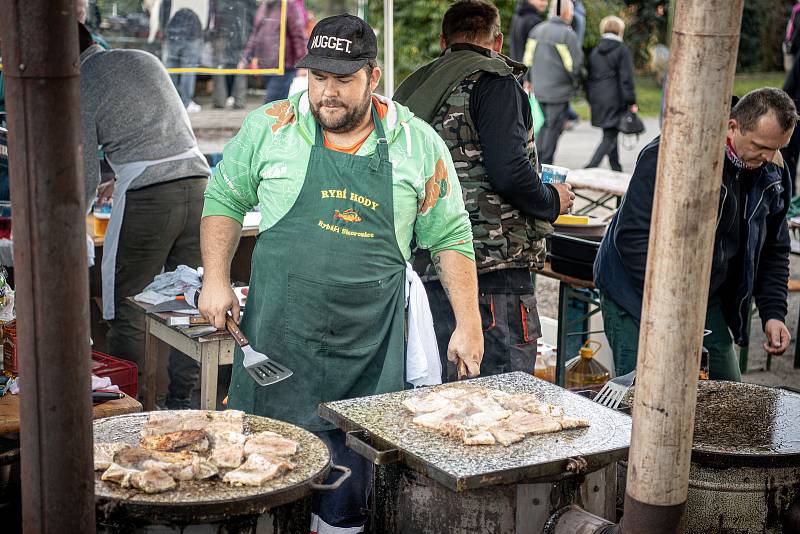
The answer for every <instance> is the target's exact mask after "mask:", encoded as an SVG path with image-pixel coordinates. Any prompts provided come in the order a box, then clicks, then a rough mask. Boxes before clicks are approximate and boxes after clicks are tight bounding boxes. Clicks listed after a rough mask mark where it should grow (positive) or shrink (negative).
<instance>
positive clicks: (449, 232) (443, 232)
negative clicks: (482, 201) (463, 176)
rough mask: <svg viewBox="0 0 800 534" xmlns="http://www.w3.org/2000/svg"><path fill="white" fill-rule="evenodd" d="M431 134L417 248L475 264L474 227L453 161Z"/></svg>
mask: <svg viewBox="0 0 800 534" xmlns="http://www.w3.org/2000/svg"><path fill="white" fill-rule="evenodd" d="M431 134H432V135H431V137H432V138H433V139H432V141H431V145H432V146H433V153H432V154H426V156H427V157H426V158H425V176H426V177H427V179H426V181H425V196H424V198H423V199H422V201H421V202H420V205H419V211H418V213H417V220H416V222H415V224H414V233H415V234H416V237H417V244H418V245H419V246H420V247H421V248H424V249H428V250H429V251H430V253H431V254H436V253H437V252H441V251H443V250H455V251H458V252H460V253H461V254H463V255H464V256H466V257H467V258H469V259H471V260H473V261H474V260H475V250H474V249H473V247H472V225H471V223H470V222H469V215H468V214H467V210H466V209H465V208H464V199H463V197H462V195H461V184H460V183H459V181H458V175H457V174H456V169H455V167H454V166H453V160H452V158H451V157H450V152H449V151H448V150H447V146H446V145H445V144H444V141H442V140H441V138H440V137H439V136H438V135H436V134H435V132H433V131H432V132H431Z"/></svg>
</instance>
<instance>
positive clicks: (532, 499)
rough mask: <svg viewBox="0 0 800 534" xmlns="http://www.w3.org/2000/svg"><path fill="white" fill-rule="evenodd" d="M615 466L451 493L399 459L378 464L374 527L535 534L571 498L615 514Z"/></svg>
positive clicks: (407, 533)
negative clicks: (401, 462) (551, 478)
mask: <svg viewBox="0 0 800 534" xmlns="http://www.w3.org/2000/svg"><path fill="white" fill-rule="evenodd" d="M616 467H617V466H616V463H612V464H611V465H609V466H606V467H605V468H603V469H600V470H598V471H595V472H593V473H589V474H586V475H567V476H565V477H563V478H560V479H558V480H538V481H537V480H534V481H530V482H529V483H518V484H503V485H497V486H488V487H485V488H478V489H471V490H465V491H459V492H454V491H452V490H450V489H448V488H446V487H444V486H442V485H441V484H439V483H438V482H436V481H435V480H433V479H431V478H429V477H427V476H425V475H423V474H421V473H418V472H416V471H413V470H411V469H409V468H408V467H406V466H404V465H403V464H399V463H398V464H389V465H381V466H377V467H376V469H375V479H374V480H375V491H374V492H373V503H372V507H371V508H372V514H371V516H372V525H373V532H382V533H386V534H445V533H450V532H492V533H493V534H533V533H540V532H542V529H543V528H544V525H545V523H546V522H547V520H548V518H549V517H550V516H551V515H552V514H553V513H554V512H555V511H556V510H559V509H560V508H563V507H564V506H567V505H570V504H573V503H576V504H580V505H581V506H582V507H583V508H584V509H586V510H589V511H591V512H592V513H594V514H596V515H598V516H601V517H606V518H609V519H612V518H614V517H615V514H616V511H615V508H616V503H615V499H616V495H615V483H616Z"/></svg>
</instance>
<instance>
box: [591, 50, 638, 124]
mask: <svg viewBox="0 0 800 534" xmlns="http://www.w3.org/2000/svg"><path fill="white" fill-rule="evenodd" d="M586 96H587V98H588V100H589V105H590V106H591V108H592V126H597V127H598V128H616V127H617V124H619V118H620V116H621V115H622V114H623V113H624V112H625V110H626V109H628V108H629V107H631V106H632V105H633V104H635V103H636V92H635V90H634V86H633V58H632V57H631V52H630V50H628V47H627V46H625V45H624V44H623V43H622V41H618V40H616V39H613V38H609V37H604V38H603V39H600V43H598V45H597V46H596V47H594V49H593V50H592V52H591V54H589V79H588V81H587V83H586Z"/></svg>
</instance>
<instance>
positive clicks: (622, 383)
mask: <svg viewBox="0 0 800 534" xmlns="http://www.w3.org/2000/svg"><path fill="white" fill-rule="evenodd" d="M635 380H636V369H634V370H633V371H631V372H630V373H628V374H627V375H622V376H618V377H616V378H614V379H612V380H609V381H608V382H606V384H605V385H604V386H603V389H601V390H600V393H598V394H597V396H595V398H594V401H595V402H596V403H598V404H601V405H603V406H605V407H606V408H611V409H612V410H616V409H617V408H618V407H619V403H620V402H622V397H624V396H625V393H627V392H628V390H629V389H630V388H631V386H632V385H633V382H634V381H635Z"/></svg>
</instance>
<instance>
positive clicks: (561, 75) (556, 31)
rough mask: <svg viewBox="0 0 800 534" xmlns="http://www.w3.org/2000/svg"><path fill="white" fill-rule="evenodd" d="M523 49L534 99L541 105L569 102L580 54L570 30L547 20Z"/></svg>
mask: <svg viewBox="0 0 800 534" xmlns="http://www.w3.org/2000/svg"><path fill="white" fill-rule="evenodd" d="M526 48H527V50H526V54H525V60H526V64H527V65H528V66H529V67H530V68H531V70H530V80H531V84H532V85H533V92H534V93H535V94H536V99H537V100H538V101H539V102H541V103H543V104H564V103H566V102H569V99H570V98H572V96H573V95H574V94H575V91H576V89H577V88H578V81H579V80H580V74H581V69H582V68H583V50H581V47H580V46H579V45H578V37H577V36H576V35H575V32H574V31H572V28H571V27H570V26H569V25H568V24H567V23H566V22H564V21H563V20H562V19H560V18H559V17H550V18H549V19H548V20H547V21H546V22H542V23H541V24H539V25H537V26H536V27H535V28H534V29H533V30H531V33H530V34H529V35H528V43H527V44H526ZM529 51H530V54H529V53H528V52H529ZM529 55H530V57H528V56H529Z"/></svg>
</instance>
